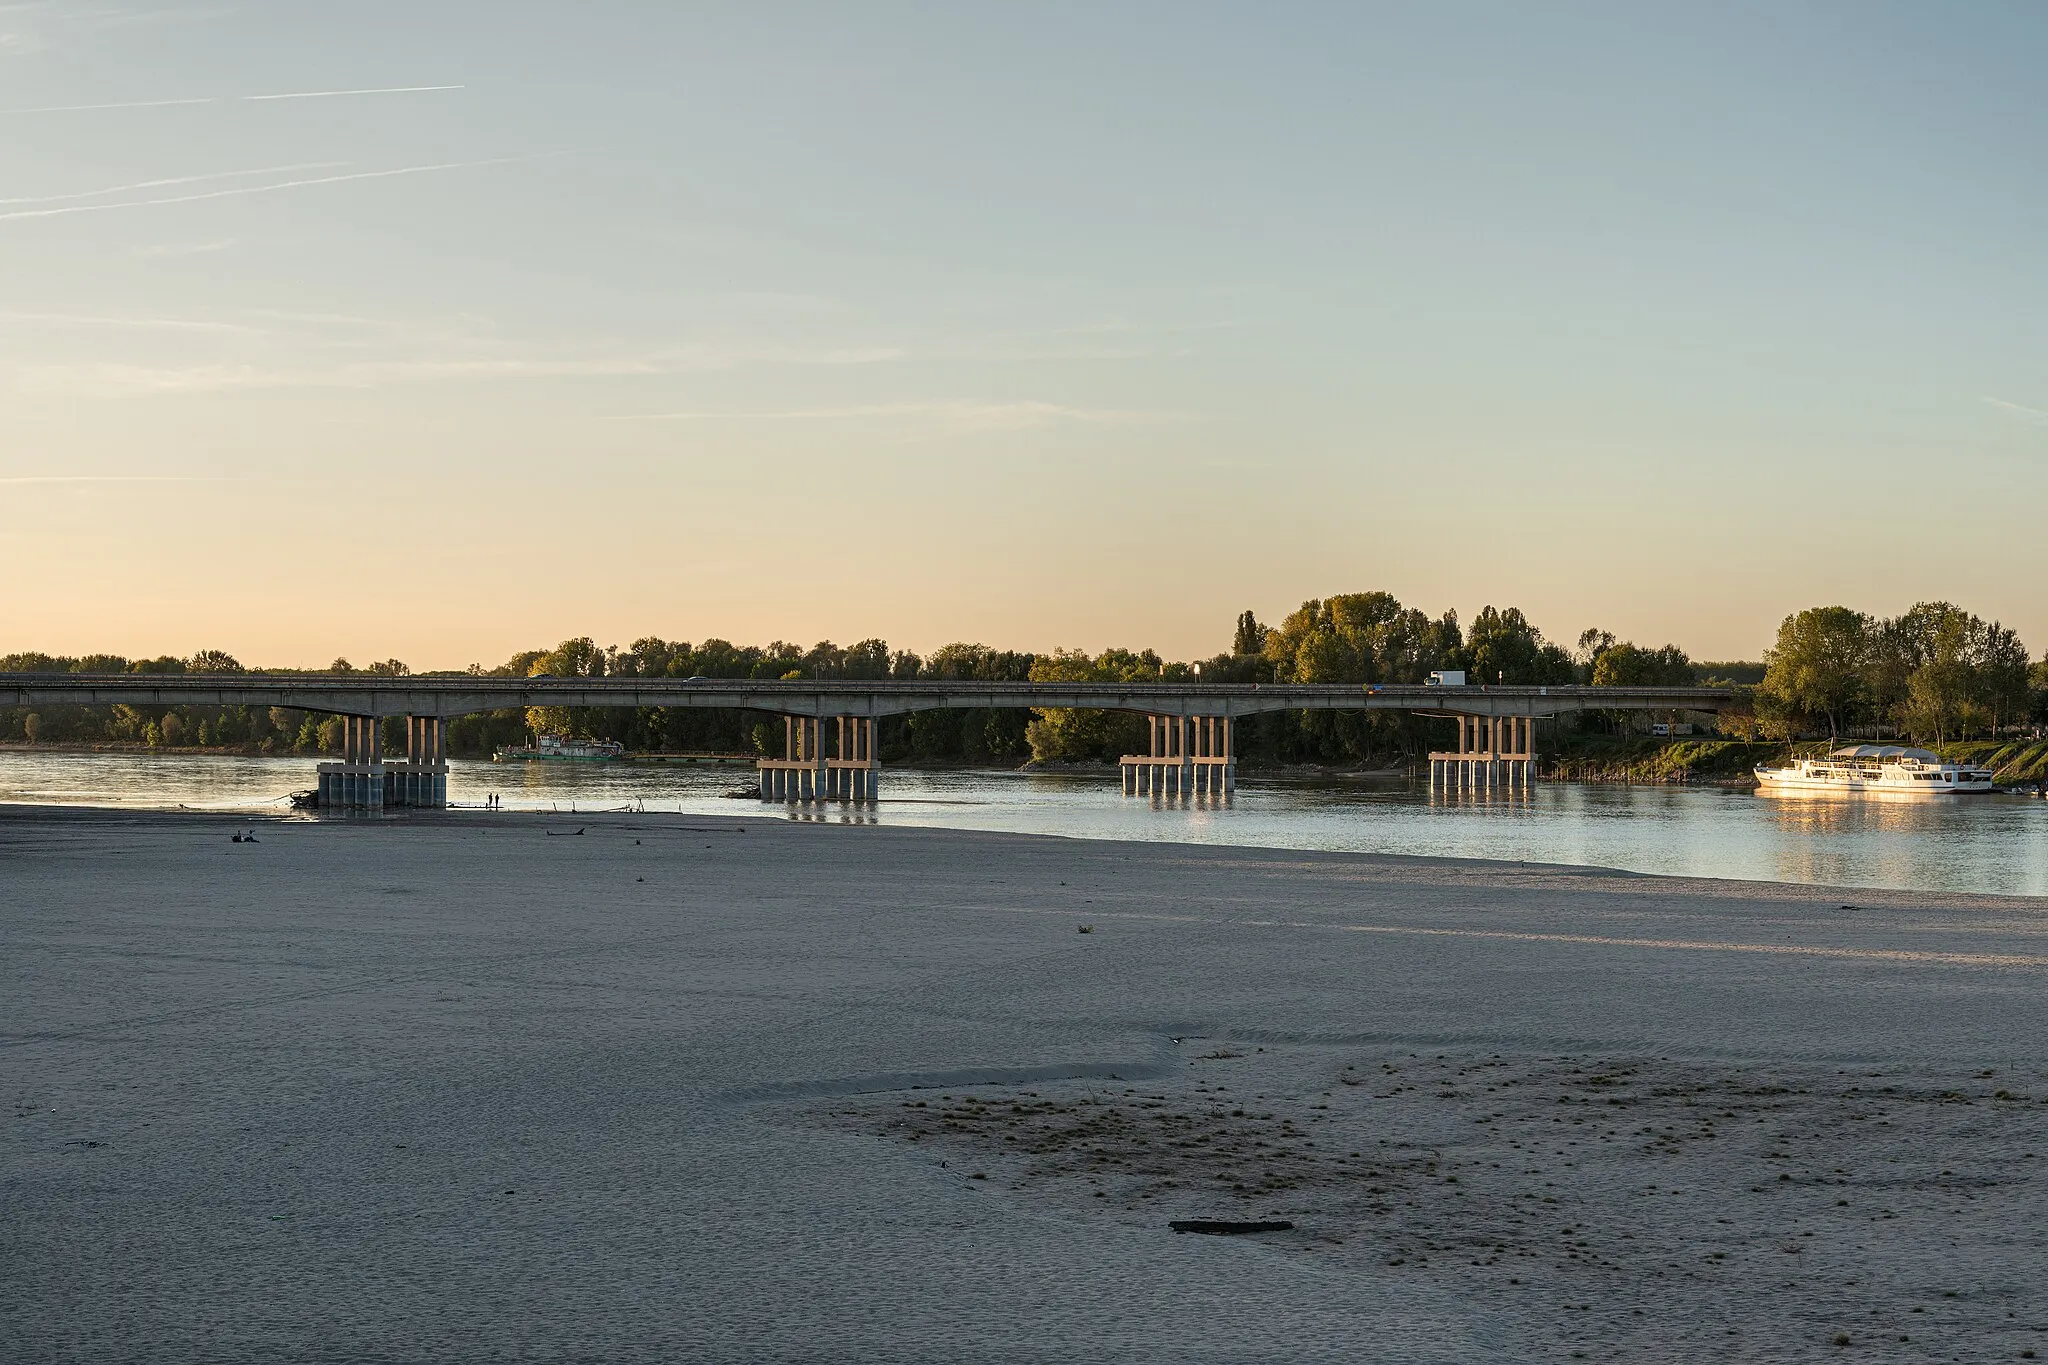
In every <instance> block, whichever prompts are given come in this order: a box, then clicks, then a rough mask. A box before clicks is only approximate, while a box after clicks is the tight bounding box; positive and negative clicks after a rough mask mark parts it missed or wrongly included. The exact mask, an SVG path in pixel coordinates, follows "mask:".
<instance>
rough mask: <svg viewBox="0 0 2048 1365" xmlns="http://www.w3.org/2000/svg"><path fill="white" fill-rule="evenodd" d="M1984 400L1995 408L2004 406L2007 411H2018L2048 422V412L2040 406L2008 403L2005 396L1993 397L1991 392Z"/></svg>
mask: <svg viewBox="0 0 2048 1365" xmlns="http://www.w3.org/2000/svg"><path fill="white" fill-rule="evenodd" d="M1984 401H1985V402H1987V403H1989V404H1990V405H1991V406H1992V407H1994V408H2004V409H2005V410H2006V411H2007V412H2017V413H2020V414H2022V415H2023V416H2027V417H2032V418H2034V419H2035V420H2037V421H2043V422H2048V412H2043V411H2042V410H2041V409H2040V408H2030V407H2028V406H2027V405H2026V404H2025V403H2008V402H2006V401H2005V400H2004V399H2003V398H1993V397H1991V396H1990V395H1989V394H1987V395H1985V398H1984Z"/></svg>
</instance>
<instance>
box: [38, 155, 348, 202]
mask: <svg viewBox="0 0 2048 1365" xmlns="http://www.w3.org/2000/svg"><path fill="white" fill-rule="evenodd" d="M347 164H348V163H347V162H346V161H301V162H298V163H297V164H295V165H291V166H258V167H257V168H256V169H255V170H253V171H214V172H211V173H210V174H207V175H178V176H172V177H170V178H169V179H167V180H138V181H136V182H135V183H134V184H132V185H109V186H107V188H105V189H103V190H79V191H77V192H76V193H73V194H38V195H30V196H26V197H23V198H18V199H0V204H57V203H62V202H63V201H65V200H67V199H98V198H101V197H102V196H105V195H109V194H127V193H129V192H130V191H132V190H157V189H162V188H164V187H165V186H167V185H196V184H199V183H200V182H201V181H205V180H233V179H236V178H237V177H240V176H245V175H284V174H286V173H287V172H290V171H324V170H327V169H329V168H331V167H334V166H346V165H347Z"/></svg>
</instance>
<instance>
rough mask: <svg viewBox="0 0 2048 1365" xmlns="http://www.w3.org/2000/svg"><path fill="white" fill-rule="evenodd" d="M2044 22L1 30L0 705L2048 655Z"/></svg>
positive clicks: (428, 22)
mask: <svg viewBox="0 0 2048 1365" xmlns="http://www.w3.org/2000/svg"><path fill="white" fill-rule="evenodd" d="M2044 56H2048V8H2044V7H2042V6H2039V5H2036V4H2010V5H2000V4H1991V3H1984V4H1975V5H1969V6H1939V5H1931V4H1925V5H1887V4H1880V3H1866V2H1864V0H1857V2H1856V3H1839V4H1804V5H1783V4H1759V5H1745V4H1726V5H1716V6H1692V5H1678V4H1648V5H1645V4H1639V3H1626V4H1611V5H1610V4H1593V3H1560V4H1551V5H1526V4H1520V3H1514V4H1481V3H1445V4H1435V5H1375V4H1368V3H1343V4H1330V5H1314V4H1292V5H1290V4H1265V5H1252V4H1235V5H1202V4H1192V3H1178V2H1176V3H1157V4H1135V3H1134V4H1101V3H1090V4H1059V3H1037V4H1032V5H1004V4H992V3H991V4H936V3H931V4H889V3H879V2H878V3H866V4H862V5H857V6H856V5H842V4H821V5H815V6H813V5H800V4H768V3H746V4H732V5H722V4H686V3H673V2H670V0H664V2H663V3H626V2H624V0H620V2H618V3H602V2H601V0H598V2H594V3H579V4H573V5H570V4H561V3H559V2H555V3H545V4H522V3H506V2H505V0H492V3H487V4H486V3H472V2H471V0H408V2H407V3H392V4H385V3H356V2H351V3H345V4H344V3H317V4H316V3H303V4H301V3H278V2H275V0H273V2H272V3H263V4H242V5H237V4H204V3H197V4H191V5H183V4H177V3H161V0H159V2H158V3H146V4H136V5H132V6H130V5H120V4H113V3H104V4H102V3H94V2H93V0H62V2H61V3H33V2H30V3H21V2H20V0H0V652H7V651H11V650H27V649H39V650H46V651H50V652H67V653H78V652H84V651H110V652H117V653H125V654H130V655H138V656H139V655H148V654H157V653H173V654H181V655H182V654H189V653H192V652H194V651H196V650H199V649H203V648H219V649H226V650H228V651H229V652H231V653H233V654H235V655H236V656H237V657H239V658H241V659H243V660H244V661H245V662H248V663H252V664H254V663H261V664H268V665H274V666H286V665H316V664H324V663H326V662H327V661H328V660H330V659H332V658H333V657H335V656H337V655H346V656H348V657H351V658H354V659H356V660H357V661H358V662H362V661H365V660H368V659H382V658H387V657H396V658H400V659H403V660H405V661H406V662H408V663H409V664H411V665H412V666H413V667H414V668H416V669H424V668H446V667H461V666H463V665H465V664H467V663H469V662H471V661H481V662H484V663H486V664H492V663H496V662H499V661H501V660H503V659H504V658H505V657H506V656H508V655H510V654H511V653H512V652H513V651H515V650H518V649H523V648H535V647H544V646H547V645H551V644H552V643H554V642H555V641H557V640H560V639H563V638H566V637H570V636H580V635H589V636H592V637H594V638H596V639H597V641H598V642H599V643H600V644H610V643H617V644H621V645H623V644H627V643H629V642H630V641H632V640H634V639H637V638H639V637H642V636H646V635H658V636H661V637H663V638H665V639H683V640H702V639H705V638H708V637H711V636H722V637H724V638H727V639H732V640H736V641H741V642H766V641H768V640H771V639H784V640H790V641H794V642H797V643H800V644H803V645H809V644H811V643H813V642H815V641H818V640H822V639H832V640H836V641H838V642H840V643H841V644H847V643H851V642H853V641H855V640H858V639H862V638H867V637H874V636H880V637H882V638H885V639H887V640H889V641H890V642H891V643H892V644H893V645H895V646H897V647H899V648H910V649H917V650H929V649H931V648H934V647H936V646H938V645H940V644H943V643H946V642H948V641H954V640H967V641H980V642H984V643H988V644H992V645H996V646H1000V647H1004V648H1015V649H1048V648H1052V647H1055V646H1066V647H1077V648H1086V649H1089V650H1097V649H1101V648H1103V647H1106V646H1109V645H1124V646H1128V647H1131V648H1143V647H1147V646H1149V647H1152V648H1156V649H1159V650H1160V651H1161V652H1162V653H1164V654H1167V655H1168V656H1170V657H1194V656H1206V655H1209V654H1212V653H1215V652H1217V651H1219V650H1222V649H1225V648H1227V647H1228V644H1229V640H1230V632H1231V626H1232V623H1233V621H1234V619H1235V617H1236V615H1237V613H1238V612H1240V611H1243V610H1246V609H1250V610H1253V611H1255V612H1257V613H1258V615H1259V617H1260V618H1261V619H1262V620H1275V619H1278V618H1279V617H1281V616H1283V615H1285V614H1286V613H1287V612H1288V611H1290V610H1292V609H1293V608H1294V607H1296V606H1297V605H1299V604H1300V603H1301V602H1302V601H1303V600H1304V599H1306V598H1310V597H1320V596H1325V595H1328V594H1331V593H1336V592H1351V591H1367V590H1373V589H1383V590H1386V591H1390V592H1393V593H1395V594H1396V595H1397V596H1399V597H1400V598H1401V599H1402V600H1403V601H1404V602H1406V603H1409V604H1411V605H1414V606H1418V607H1421V608H1423V609H1425V610H1427V611H1429V612H1431V613H1432V614H1435V613H1438V612H1441V611H1443V610H1445V609H1447V608H1449V609H1456V610H1457V611H1458V612H1459V613H1460V615H1461V616H1462V617H1463V618H1464V619H1466V620H1468V621H1469V620H1470V619H1471V617H1472V615H1473V614H1474V613H1476V612H1477V611H1478V610H1479V609H1480V608H1481V607H1483V606H1486V605H1489V604H1491V605H1495V606H1509V605H1513V606H1519V607H1521V608H1522V609H1523V610H1524V611H1525V612H1526V613H1527V614H1528V615H1529V617H1530V619H1532V620H1533V621H1535V622H1536V623H1537V624H1538V626H1539V627H1541V628H1542V629H1543V630H1544V631H1545V632H1546V634H1548V635H1549V636H1550V637H1551V638H1554V639H1558V640H1561V641H1564V642H1566V643H1569V642H1571V641H1573V640H1575V639H1576V638H1577V636H1578V634H1579V632H1580V631H1581V630H1582V629H1585V628H1587V627H1598V628H1602V629H1606V630H1610V631H1613V632H1614V633H1615V634H1617V635H1619V636H1621V637H1623V638H1630V639H1634V640H1636V641H1638V642H1639V643H1643V644H1652V645H1654V644H1662V643H1665V642H1666V641H1671V642H1675V643H1677V644H1679V645H1681V646H1682V647H1684V648H1685V649H1687V650H1688V651H1689V652H1691V654H1692V655H1693V656H1694V657H1695V658H1706V659H1726V658H1754V657H1757V656H1758V655H1759V654H1760V653H1761V652H1762V650H1764V649H1765V648H1766V647H1768V645H1769V644H1770V642H1771V639H1772V637H1773V634H1774V632H1775V629H1776V625H1777V623H1778V621H1779V620H1780V619H1782V618H1783V617H1784V616H1785V615H1786V614H1788V613H1790V612H1793V611H1796V610H1799V609H1800V608H1803V607H1807V606H1811V605H1816V604H1824V603H1835V602H1841V603H1845V604H1847V605H1850V606H1855V607H1859V608H1862V609H1864V610H1868V611H1872V612H1876V613H1880V614H1891V613H1895V612H1897V611H1900V610H1902V609H1904V608H1906V607H1908V606H1910V605H1911V604H1912V603H1913V602H1915V601H1918V600H1923V599H1935V598H1942V599H1948V600H1952V601H1955V602H1958V603H1960V604H1962V605H1964V606H1966V607H1968V608H1970V609H1972V610H1974V611H1976V612H1978V613H1980V614H1981V615H1983V616H1985V617H1987V618H1989V617H1997V618H2000V619H2002V620H2003V621H2004V622H2005V623H2006V624H2008V625H2011V626H2014V627H2016V628H2017V629H2018V630H2019V631H2020V632H2021V634H2022V636H2023V637H2024V638H2025V639H2026V640H2027V641H2028V643H2029V644H2030V645H2031V646H2032V647H2033V649H2034V650H2035V651H2036V652H2037V653H2038V652H2039V651H2041V650H2042V649H2043V648H2044V647H2048V595H2044V594H2043V593H2042V592H2041V591H2040V584H2041V583H2042V581H2043V579H2044V577H2048V537H2044V536H2043V535H2042V534H2041V528H2042V523H2043V520H2044V518H2043V509H2044V508H2048V250H2044V246H2043V243H2048V177H2044V176H2043V175H2042V174H2041V167H2042V156H2043V152H2044V149H2048V81H2044V80H2043V79H2042V76H2041V71H2042V59H2043V57H2044Z"/></svg>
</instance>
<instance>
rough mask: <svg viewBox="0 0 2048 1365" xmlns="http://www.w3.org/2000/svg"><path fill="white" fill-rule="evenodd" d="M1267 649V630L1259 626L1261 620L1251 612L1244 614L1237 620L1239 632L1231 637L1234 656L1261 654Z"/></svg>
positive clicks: (1231, 648) (1231, 649)
mask: <svg viewBox="0 0 2048 1365" xmlns="http://www.w3.org/2000/svg"><path fill="white" fill-rule="evenodd" d="M1265 648H1266V628H1265V627H1264V626H1262V625H1260V624H1259V618H1258V617H1256V616H1254V615H1252V614H1251V613H1250V612H1248V611H1247V612H1242V613H1240V614H1239V615H1238V618H1237V631H1236V633H1235V634H1233V635H1232V636H1231V637H1230V652H1231V653H1232V654H1260V653H1263V652H1264V651H1265Z"/></svg>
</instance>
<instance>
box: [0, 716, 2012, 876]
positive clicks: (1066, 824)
mask: <svg viewBox="0 0 2048 1365" xmlns="http://www.w3.org/2000/svg"><path fill="white" fill-rule="evenodd" d="M313 775H314V774H313V761H312V760H310V759H263V758H216V757H199V756H192V755H176V754H173V755H163V754H148V753H115V754H45V753H33V752H26V751H22V750H0V801H28V802H37V803H44V804H88V805H107V806H128V807H155V808H158V809H163V808H174V807H180V806H183V807H188V808H193V809H213V810H235V811H264V810H267V811H273V812H277V813H280V814H282V813H284V811H285V809H286V802H285V797H286V795H287V794H288V793H290V792H292V791H295V790H301V789H304V788H306V787H309V786H311V785H312V783H313ZM752 778H753V774H752V773H750V772H747V771H746V770H744V769H725V770H720V769H715V768H713V769H705V768H694V767H689V766H685V765H674V764H632V763H557V764H548V763H531V764H507V765H498V764H493V763H488V762H474V761H461V760H458V761H457V762H455V763H454V764H452V765H451V771H450V775H449V794H450V796H451V797H452V798H453V800H454V801H455V803H456V804H457V805H458V807H473V808H481V807H482V806H483V805H484V803H485V800H486V798H487V797H488V796H490V795H492V794H496V795H497V796H498V797H499V798H500V802H501V804H502V806H503V807H504V808H505V809H506V810H529V811H541V812H547V813H552V814H559V815H561V816H564V817H568V816H572V815H590V814H598V813H603V812H608V811H615V810H619V809H622V808H623V809H632V810H644V811H647V812H663V811H667V812H684V813H689V814H702V815H725V816H745V817H748V818H751V819H773V820H784V819H788V820H797V821H801V822H804V823H813V824H818V823H830V824H890V825H930V826H945V827H952V828H961V829H985V830H1007V831H1016V832H1021V833H1036V834H1058V835H1068V836H1073V837H1079V838H1092V839H1143V840H1173V841H1182V842H1194V843H1215V844H1243V845H1253V846H1262V847H1275V848H1309V849H1338V850H1347V851H1356V852H1372V853H1399V854H1419V855H1429V856H1443V857H1464V858H1498V859H1508V860H1516V861H1524V862H1544V863H1576V864H1591V865H1596V866H1603V867H1619V868H1627V869H1629V870H1632V871H1638V872H1664V873H1675V874H1681V875H1688V876H1707V877H1743V878H1756V879H1763V880H1781V881H1797V882H1826V883H1840V884H1847V885H1876V886H1899V887H1919V888H1924V889H1928V890H1970V891H2000V892H2007V893H2017V894H2024V895H2035V896H2043V895H2048V802H2043V801H2032V800H2026V799H2022V798H2018V797H1969V798H1963V799H1958V800H1942V801H1920V802H1907V803H1899V802H1878V801H1865V800H1843V799H1839V798H1838V799H1833V800H1826V801H1813V800H1803V801H1784V800H1774V799H1766V798H1758V797H1754V796H1751V795H1749V794H1747V793H1743V792H1732V791H1723V790H1719V789H1714V788H1686V787H1624V786H1553V785H1542V784H1539V785H1537V786H1535V787H1532V788H1527V789H1520V788H1496V789H1492V790H1488V789H1485V788H1477V789H1474V788H1464V789H1457V788H1454V789H1451V790H1448V791H1442V790H1440V791H1435V792H1432V791H1431V790H1430V789H1429V787H1428V784H1427V783H1413V784H1411V783H1406V782H1400V781H1395V782H1389V783H1374V782H1359V781H1337V780H1332V781H1328V782H1321V783H1310V782H1278V781H1259V780H1257V779H1250V778H1248V779H1246V780H1245V781H1244V783H1243V784H1242V785H1241V786H1240V787H1239V789H1238V790H1237V791H1236V792H1235V793H1232V794H1229V795H1223V794H1216V795H1211V794H1208V793H1201V794H1191V795H1188V796H1172V797H1168V796H1164V795H1162V796H1161V797H1159V798H1158V799H1154V798H1151V797H1126V796H1124V795H1123V794H1122V791H1121V790H1120V788H1119V784H1118V781H1117V773H1116V771H1115V770H1114V769H1106V770H1104V771H1103V772H1102V773H1100V774H1095V773H1017V772H959V771H952V772H918V771H913V770H909V769H902V768H893V769H889V770H887V771H886V772H885V773H884V774H883V785H882V799H881V802H880V803H879V804H878V805H868V806H853V805H839V804H836V803H823V804H810V805H795V806H786V805H782V804H774V805H763V804H762V803H761V802H760V801H759V800H758V799H755V798H756V797H757V796H758V788H757V787H756V786H755V785H754V783H753V781H752ZM735 792H738V793H740V794H742V795H743V797H744V798H745V799H737V800H735V799H728V798H729V796H730V795H731V794H732V793H735ZM459 814H460V812H459V811H458V812H457V815H458V816H459Z"/></svg>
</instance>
